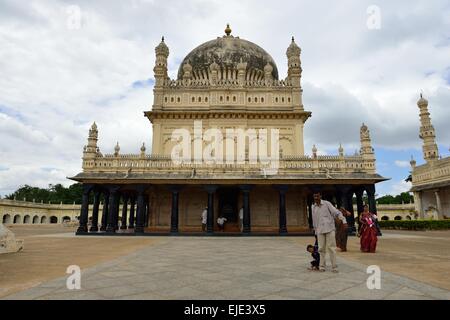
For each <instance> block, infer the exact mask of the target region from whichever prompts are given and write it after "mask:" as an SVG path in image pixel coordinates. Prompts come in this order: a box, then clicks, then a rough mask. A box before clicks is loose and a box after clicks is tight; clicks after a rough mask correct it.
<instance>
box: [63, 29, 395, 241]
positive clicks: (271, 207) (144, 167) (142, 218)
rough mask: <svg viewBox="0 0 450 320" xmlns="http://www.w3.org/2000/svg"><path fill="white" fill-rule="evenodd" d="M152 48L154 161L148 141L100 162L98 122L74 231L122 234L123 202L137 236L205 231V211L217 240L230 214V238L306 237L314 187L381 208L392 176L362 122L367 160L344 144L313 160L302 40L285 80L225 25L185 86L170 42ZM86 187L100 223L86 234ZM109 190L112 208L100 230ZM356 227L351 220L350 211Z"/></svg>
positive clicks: (186, 72) (345, 201)
mask: <svg viewBox="0 0 450 320" xmlns="http://www.w3.org/2000/svg"><path fill="white" fill-rule="evenodd" d="M155 53H156V62H155V67H154V77H155V86H154V102H153V106H152V109H151V111H146V112H144V115H145V116H146V117H147V118H148V119H149V121H150V122H151V124H152V130H153V140H152V149H151V154H147V153H146V147H145V145H144V144H143V145H142V147H141V150H140V153H139V154H121V153H120V145H119V143H117V144H116V146H115V148H114V154H105V155H103V154H102V153H101V152H100V150H99V148H98V146H97V141H98V128H97V125H96V123H94V124H93V125H92V127H91V129H90V131H89V136H88V144H87V145H86V147H85V148H84V152H83V162H82V168H83V171H82V172H81V173H79V174H78V175H76V176H75V177H72V178H71V179H73V180H76V181H79V182H82V183H83V185H84V192H85V193H84V195H83V205H82V208H81V213H80V228H79V230H78V234H84V233H86V232H88V231H91V232H93V233H95V232H98V231H106V232H109V233H114V232H116V231H117V230H118V225H119V224H118V220H119V219H118V215H119V209H118V204H119V199H122V202H123V203H128V202H129V201H133V203H135V204H136V218H135V219H134V204H133V207H132V208H133V213H132V214H131V215H130V218H131V216H133V223H131V222H128V225H127V221H126V217H127V212H126V211H125V212H122V219H123V220H122V226H125V228H124V229H129V228H134V230H135V232H136V233H142V232H144V231H145V232H170V233H178V232H201V230H202V229H201V228H202V226H201V219H200V216H201V213H202V211H203V209H205V207H207V208H208V224H207V233H209V234H211V233H214V232H215V230H216V226H215V221H216V219H217V217H219V216H225V217H226V218H227V219H228V221H227V230H228V231H230V232H240V233H243V234H250V233H251V232H271V233H273V232H276V233H278V232H279V233H281V234H284V233H286V232H287V230H289V232H309V230H310V228H311V205H312V192H313V191H314V190H320V191H322V193H323V195H324V197H325V198H329V199H333V200H334V201H335V202H336V203H337V204H338V205H340V206H343V207H346V208H348V210H350V211H352V212H353V207H352V206H351V199H352V197H353V194H356V196H357V199H358V212H361V211H362V194H363V192H364V191H366V192H367V195H368V198H369V205H370V207H371V210H372V211H373V212H376V203H375V183H377V182H380V181H383V180H386V179H385V178H383V177H381V176H380V175H378V174H377V173H376V166H375V154H374V150H373V148H372V145H371V139H370V132H369V129H368V127H367V126H366V125H365V124H363V125H362V126H361V127H360V129H359V134H360V140H361V149H360V153H359V154H356V155H345V154H344V150H343V148H342V146H339V149H338V154H337V155H333V156H319V155H318V154H317V148H316V146H314V147H313V149H312V153H311V154H310V155H308V154H306V153H305V150H304V142H303V140H304V136H303V129H304V126H305V122H306V121H307V120H308V119H309V118H310V117H311V112H309V111H307V110H306V109H305V106H304V104H303V100H302V91H303V90H302V87H301V74H302V67H301V59H300V54H301V49H300V47H299V46H298V45H297V44H296V42H295V41H294V38H292V40H291V43H290V45H289V46H288V48H287V50H286V57H287V64H288V72H287V77H286V78H285V79H279V75H278V68H277V66H276V64H275V62H274V60H273V59H272V57H271V56H270V55H269V54H268V53H267V52H266V51H265V50H264V49H262V48H261V47H259V46H258V45H256V44H254V43H252V42H250V41H247V40H244V39H241V38H240V37H235V36H233V35H231V29H230V28H229V26H227V28H226V29H225V35H224V36H222V37H218V38H217V39H214V40H211V41H208V42H205V43H204V44H202V45H200V46H198V47H197V48H195V49H194V50H192V51H191V52H190V53H189V54H188V55H187V56H186V57H185V58H184V60H183V61H182V63H181V65H180V66H179V69H178V75H177V79H170V78H169V77H168V65H167V61H168V56H169V48H168V46H167V45H166V43H165V40H164V38H163V39H162V41H161V43H160V44H159V45H158V46H157V47H156V49H155ZM319 121H320V119H319ZM349 130H351V128H349ZM354 130H355V133H357V130H358V129H357V127H356V126H355V128H354ZM186 135H187V138H186ZM90 192H94V215H93V219H94V225H95V226H94V228H91V229H89V230H88V227H87V221H88V220H87V219H88V205H89V204H88V199H89V197H88V195H89V194H90ZM101 194H103V195H104V197H105V198H107V199H108V200H107V201H108V207H107V208H106V211H105V212H107V214H106V215H105V217H106V219H105V220H104V221H102V222H101V223H100V221H98V212H99V209H98V204H99V197H100V195H101ZM240 208H242V209H243V212H244V214H243V221H240V218H239V216H238V212H239V211H240ZM130 210H131V209H130ZM97 222H98V225H100V228H98V227H97V226H96V224H97ZM349 222H350V225H352V226H353V225H354V217H353V216H352V217H350V218H349ZM146 226H147V227H146Z"/></svg>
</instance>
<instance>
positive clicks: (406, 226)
mask: <svg viewBox="0 0 450 320" xmlns="http://www.w3.org/2000/svg"><path fill="white" fill-rule="evenodd" d="M379 224H380V228H382V229H395V230H445V229H450V220H448V219H447V220H384V221H383V220H381V221H379Z"/></svg>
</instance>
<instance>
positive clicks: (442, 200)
mask: <svg viewBox="0 0 450 320" xmlns="http://www.w3.org/2000/svg"><path fill="white" fill-rule="evenodd" d="M417 105H418V107H419V110H420V123H421V127H420V135H419V137H420V138H421V139H422V140H423V146H422V150H423V158H424V160H425V164H422V165H416V161H415V160H414V159H411V167H412V174H411V177H412V188H411V191H412V192H414V203H415V204H416V211H417V212H418V213H419V216H420V217H421V218H434V219H443V218H449V217H450V157H445V158H442V157H440V156H439V150H438V147H437V144H436V134H435V131H434V127H433V125H432V124H431V118H430V113H429V112H428V101H427V100H426V99H425V98H423V97H422V95H420V99H419V101H418V102H417Z"/></svg>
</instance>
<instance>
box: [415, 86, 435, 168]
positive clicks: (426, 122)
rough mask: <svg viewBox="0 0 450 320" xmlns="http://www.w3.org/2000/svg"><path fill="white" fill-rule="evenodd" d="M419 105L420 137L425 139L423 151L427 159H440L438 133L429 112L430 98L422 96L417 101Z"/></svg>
mask: <svg viewBox="0 0 450 320" xmlns="http://www.w3.org/2000/svg"><path fill="white" fill-rule="evenodd" d="M417 106H418V107H419V109H420V124H421V126H420V134H419V137H420V139H422V140H423V145H422V151H423V158H424V159H425V161H427V162H428V161H431V160H434V159H438V147H437V144H436V135H435V132H434V127H433V125H432V124H431V118H430V113H429V112H428V100H427V99H424V98H423V97H422V94H420V99H419V101H417Z"/></svg>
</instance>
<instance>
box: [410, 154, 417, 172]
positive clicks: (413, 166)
mask: <svg viewBox="0 0 450 320" xmlns="http://www.w3.org/2000/svg"><path fill="white" fill-rule="evenodd" d="M409 164H410V165H411V168H413V169H414V168H415V167H416V160H414V158H413V156H412V155H411V160H410V161H409Z"/></svg>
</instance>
